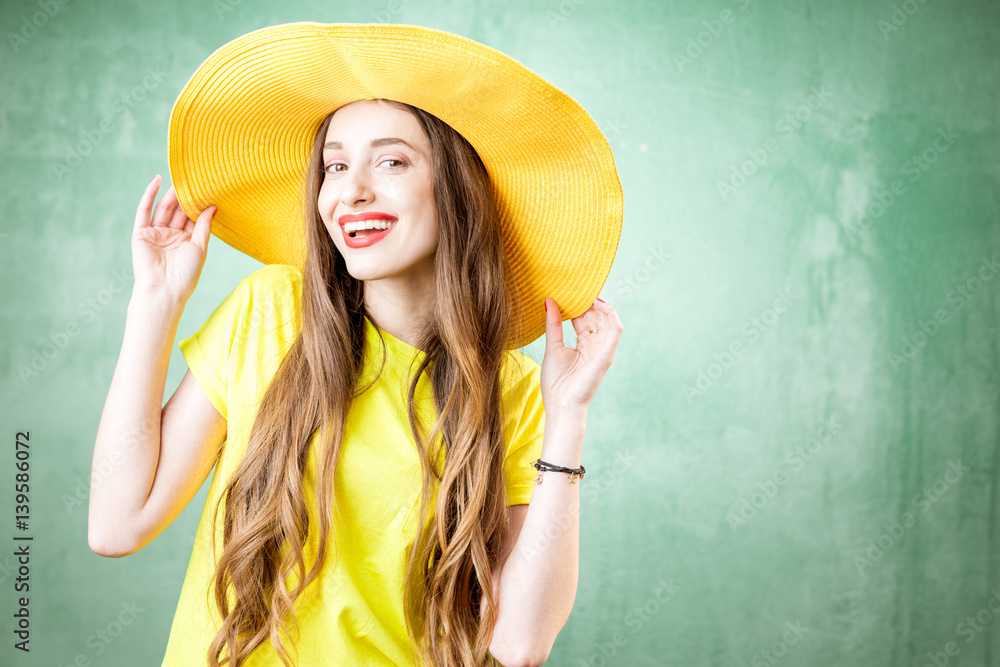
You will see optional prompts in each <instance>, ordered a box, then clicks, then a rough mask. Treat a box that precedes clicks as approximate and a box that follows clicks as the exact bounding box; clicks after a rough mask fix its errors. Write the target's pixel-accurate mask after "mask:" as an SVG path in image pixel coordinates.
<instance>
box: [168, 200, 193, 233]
mask: <svg viewBox="0 0 1000 667" xmlns="http://www.w3.org/2000/svg"><path fill="white" fill-rule="evenodd" d="M173 193H174V201H175V202H177V205H176V208H175V209H174V215H173V217H171V218H170V222H169V223H168V224H169V225H170V226H171V227H172V228H174V229H184V225H185V224H186V223H187V221H188V217H187V213H185V212H184V207H183V206H181V203H180V201H179V200H178V199H177V190H174V191H173Z"/></svg>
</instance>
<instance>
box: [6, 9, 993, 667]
mask: <svg viewBox="0 0 1000 667" xmlns="http://www.w3.org/2000/svg"><path fill="white" fill-rule="evenodd" d="M46 2H49V3H50V5H46ZM46 6H48V10H47V13H46V9H45V7H46ZM2 7H3V13H2V26H3V33H4V35H5V37H4V43H3V44H2V45H0V71H2V76H0V109H2V111H0V145H2V150H3V156H4V159H3V160H2V162H0V178H2V182H3V187H2V189H0V197H2V209H0V210H2V211H3V213H2V221H0V275H2V280H3V285H4V287H5V292H6V294H7V296H6V298H5V299H4V305H3V311H2V320H0V323H2V324H0V332H2V339H3V355H2V358H0V359H2V372H3V374H4V381H3V383H2V386H0V392H2V396H0V398H2V400H0V405H2V423H3V432H4V437H5V438H6V440H7V443H8V444H7V446H6V447H4V448H3V451H5V452H6V454H4V458H5V460H4V461H2V462H0V469H2V472H0V476H2V478H3V480H4V481H3V486H2V488H3V490H4V492H3V494H2V496H0V509H2V511H3V516H5V517H7V518H6V519H5V525H7V526H8V528H7V529H6V530H5V531H4V535H5V536H7V537H5V539H6V540H7V543H6V545H5V546H4V547H2V548H0V553H3V554H7V555H6V556H0V581H2V584H3V585H2V587H0V608H2V609H3V618H4V622H3V629H4V633H3V636H4V638H5V639H4V641H3V646H2V648H0V664H3V665H32V666H34V665H69V664H74V660H81V661H80V662H78V663H77V664H94V665H159V664H160V660H161V658H162V654H163V650H164V647H165V642H166V639H167V634H168V631H169V627H170V623H171V621H172V618H173V612H174V609H175V606H176V603H177V598H178V595H179V592H180V582H181V579H182V577H183V575H184V572H185V568H186V565H187V560H188V556H189V554H190V549H191V544H192V538H193V535H194V530H195V526H196V525H197V521H198V518H199V516H200V513H201V510H202V506H203V503H204V499H205V492H206V491H207V485H206V486H205V487H203V488H202V490H201V491H200V492H199V494H198V495H197V496H196V497H195V499H194V500H193V501H192V503H191V504H190V505H189V507H188V508H187V509H186V510H185V511H184V513H183V514H182V515H181V516H180V517H179V518H178V519H177V521H176V522H175V523H174V524H173V525H171V526H170V527H169V528H168V529H167V530H166V531H165V532H164V533H163V534H162V535H161V536H160V537H159V538H158V539H156V540H155V541H154V542H153V543H152V544H150V545H149V546H148V547H146V548H145V549H143V550H142V551H140V552H138V553H137V554H135V555H133V556H130V557H128V558H125V559H107V558H101V557H99V556H96V555H94V554H93V553H92V552H91V551H90V550H89V548H88V546H87V488H86V481H85V480H87V479H88V477H89V473H90V464H91V457H92V453H93V444H94V437H95V434H96V430H97V425H98V423H99V419H100V415H101V410H102V408H103V405H104V399H105V397H106V395H107V390H108V387H109V383H110V380H111V376H112V373H113V371H114V367H115V363H116V360H117V356H118V351H119V349H120V345H121V339H122V330H123V325H124V317H125V308H126V305H127V303H128V300H129V294H130V289H131V283H130V279H131V251H130V245H129V239H130V234H131V228H132V220H133V215H134V211H135V207H136V204H137V202H138V199H139V196H140V194H141V192H142V190H143V188H144V187H145V185H146V184H147V183H148V182H149V180H150V178H151V177H152V175H153V174H154V173H157V172H158V173H161V174H163V175H164V177H165V183H164V189H165V188H166V186H167V185H169V182H170V181H169V170H168V168H167V162H166V138H167V121H168V117H169V112H170V109H171V105H172V103H173V101H174V99H175V97H176V95H177V93H178V92H179V90H180V89H181V87H182V86H183V84H184V83H185V82H186V81H187V79H188V77H189V76H190V75H191V73H192V72H193V71H194V69H195V68H196V67H197V65H198V64H199V63H200V62H201V61H202V60H203V59H204V58H205V57H207V56H208V55H209V54H210V53H211V52H212V51H213V50H215V49H216V48H217V47H219V46H220V45H222V44H223V43H225V42H226V41H229V40H230V39H232V38H235V37H237V36H239V35H241V34H244V33H246V32H248V31H250V30H253V29H256V28H259V27H263V26H265V25H271V24H275V23H283V22H288V21H298V20H315V21H323V22H339V21H382V22H396V23H415V24H423V25H428V26H431V27H436V28H441V29H445V30H450V31H453V32H458V33H460V34H463V35H466V36H468V37H471V38H473V39H476V40H479V41H482V42H484V43H486V44H489V45H490V46H493V47H495V48H497V49H499V50H501V51H503V52H506V53H508V54H510V55H511V56H513V57H514V58H516V59H517V60H519V61H521V62H522V63H524V64H525V65H527V66H529V67H531V68H533V69H535V70H536V71H538V72H539V73H540V74H541V75H542V76H544V77H546V78H548V79H549V80H550V81H552V82H553V83H555V84H556V85H557V86H559V87H560V88H562V89H563V90H565V91H567V92H568V93H569V94H570V95H572V96H573V97H574V98H575V99H577V100H578V101H579V102H581V104H583V105H584V106H585V107H586V108H587V109H588V110H589V111H590V112H591V114H592V115H593V116H594V118H595V119H596V120H597V122H598V123H599V124H600V126H601V127H602V128H603V129H604V130H605V132H606V133H607V135H608V138H609V140H610V142H611V145H612V147H613V149H614V152H615V156H616V159H617V162H618V168H619V172H620V175H621V179H622V182H623V185H624V189H625V195H626V205H625V225H624V231H623V234H622V237H621V246H620V248H619V252H618V256H617V259H616V262H615V266H614V268H613V269H612V272H611V275H610V276H609V279H608V283H607V285H606V286H605V289H604V291H603V293H602V294H603V296H604V298H605V299H606V300H608V301H609V302H611V303H612V305H613V306H614V307H615V308H616V309H617V311H618V313H619V315H620V317H621V319H622V321H623V323H624V325H625V332H624V334H623V337H622V340H621V344H620V347H619V349H618V353H617V356H616V360H615V364H614V366H613V367H612V369H611V371H610V372H609V374H608V375H607V376H606V379H605V380H604V383H603V384H602V386H601V388H600V390H599V391H598V394H597V397H596V399H595V402H594V404H593V406H592V408H591V410H590V419H589V424H588V425H589V429H588V432H587V444H586V447H585V451H584V457H583V461H584V464H585V465H586V466H587V469H588V471H589V472H588V474H587V477H586V479H585V480H584V482H583V486H582V492H583V495H582V503H583V515H582V527H581V568H580V579H579V591H578V594H577V599H576V605H575V608H574V610H573V614H572V616H571V618H570V619H569V622H568V623H567V625H566V626H565V628H564V629H563V631H562V633H561V634H560V636H559V638H558V640H557V642H556V645H555V648H554V650H553V652H552V655H551V658H550V660H549V661H548V663H547V664H551V665H566V666H572V667H577V666H579V667H584V666H586V665H591V666H593V667H600V666H601V665H605V664H607V665H678V666H680V665H683V666H689V667H690V666H702V665H704V666H708V665H713V666H716V665H717V666H736V665H750V666H751V667H757V666H760V665H772V664H781V665H788V666H792V665H811V666H812V665H821V666H832V665H845V666H847V665H851V666H857V665H871V666H878V667H882V666H890V667H896V666H904V665H906V666H914V665H916V666H920V665H925V664H936V665H944V664H949V665H990V664H1000V631H998V624H997V623H995V622H994V621H993V618H994V614H993V610H1000V534H998V530H997V526H998V517H997V512H998V509H1000V498H998V494H997V476H998V473H1000V447H998V444H1000V443H998V424H997V419H998V407H1000V386H998V385H1000V383H998V380H997V377H998V371H1000V358H998V356H1000V351H998V346H997V322H998V314H997V306H998V304H1000V277H998V275H997V272H998V270H1000V266H998V264H997V258H998V251H1000V229H998V219H1000V191H998V181H1000V165H998V157H997V156H998V149H1000V142H998V127H1000V106H998V101H1000V100H998V91H1000V78H998V73H1000V62H998V55H1000V40H998V37H997V35H998V31H1000V21H998V19H1000V9H998V5H997V4H996V3H993V2H987V1H985V0H983V1H980V2H942V1H938V0H924V1H921V0H906V1H905V2H896V3H889V2H887V1H879V2H860V1H858V0H854V1H849V2H836V3H831V2H814V1H812V0H804V1H803V2H792V1H791V0H786V1H784V2H771V3H764V2H758V1H754V0H749V1H748V0H737V1H734V2H725V1H722V0H713V1H712V2H695V1H693V0H687V1H684V2H681V1H670V0H658V1H656V2H653V1H647V2H614V3H613V2H611V0H559V1H557V0H551V1H550V2H544V1H543V2H527V1H526V0H520V1H515V2H502V3H500V2H490V3H486V2H476V3H469V2H434V3H427V2H423V3H417V2H411V1H409V0H393V1H392V2H374V3H370V4H367V5H364V4H361V3H347V2H341V3H335V2H323V3H321V2H309V3H306V2H288V3H272V2H264V1H261V0H243V1H242V2H236V1H235V0H229V1H227V2H215V3H214V4H213V3H209V2H195V1H193V0H185V1H183V2H172V3H139V2H125V1H122V0H119V1H117V2H103V3H96V2H82V1H81V0H72V1H70V2H67V3H65V4H60V3H59V2H58V0H42V2H37V3H35V2H4V3H3V5H2ZM32 23H34V24H36V25H38V26H40V27H37V28H36V27H34V26H33V25H32ZM140 91H141V92H140ZM71 150H76V151H78V153H79V159H78V160H76V159H73V160H71V161H68V159H67V155H68V153H69V152H70V151H71ZM84 153H86V154H84ZM258 266H259V264H257V263H256V262H255V261H254V260H251V259H249V258H248V257H246V256H243V255H241V254H239V253H237V252H235V251H233V250H232V249H231V248H229V247H228V246H226V245H225V244H223V243H221V242H219V240H218V239H216V238H214V237H213V239H212V241H211V246H210V249H209V257H208V261H207V264H206V266H205V269H204V271H203V273H202V278H201V282H200V284H199V286H198V288H197V291H196V292H195V294H194V296H193V297H192V299H191V301H190V302H189V306H188V308H187V310H186V311H185V313H184V317H183V319H182V321H181V324H180V328H179V330H178V338H180V337H182V336H187V335H189V334H190V333H191V332H193V331H194V330H195V329H196V328H197V327H198V326H199V325H200V324H201V322H203V321H204V319H205V318H206V317H207V316H208V314H209V313H210V312H211V311H212V310H213V309H214V308H215V306H216V305H217V304H218V303H219V302H220V301H221V300H222V299H223V297H225V295H226V294H228V293H229V291H230V290H231V289H232V288H233V287H234V286H235V284H236V283H237V282H238V281H239V279H240V278H241V277H243V276H245V275H247V274H248V273H250V272H251V271H253V270H254V269H256V268H258ZM116 276H123V278H121V282H116V281H115V279H116ZM122 283H124V285H125V286H126V287H125V289H118V291H114V289H116V288H118V287H119V286H120V285H121V284H122ZM566 330H567V335H568V341H567V342H569V343H570V344H572V341H573V339H572V336H570V335H569V334H570V332H571V329H570V327H569V325H568V324H567V325H566ZM59 341H61V343H59ZM53 346H55V347H53ZM526 351H528V352H529V354H532V356H534V357H535V358H536V359H538V360H541V354H542V346H541V342H536V343H535V344H533V345H532V346H530V347H529V348H526ZM35 354H39V355H45V356H42V357H39V359H38V360H39V361H41V362H42V363H41V364H40V365H41V366H43V367H42V368H41V369H40V370H39V371H38V372H37V374H33V375H27V376H25V375H23V369H24V368H30V367H31V364H32V359H33V355H35ZM47 357H52V358H47ZM185 369H186V366H185V363H184V360H183V358H182V356H181V355H180V352H179V351H178V350H177V348H176V344H175V346H174V350H173V356H172V358H171V366H170V373H169V377H168V380H167V390H166V396H169V395H170V394H171V393H172V392H173V389H174V388H175V387H176V385H177V383H178V382H179V381H180V379H181V377H182V375H183V373H184V371H185ZM19 430H29V431H30V434H31V443H32V447H31V452H32V458H31V485H32V486H31V490H32V492H31V524H30V530H28V531H18V530H16V529H15V528H14V525H13V515H14V513H15V508H14V494H13V480H14V474H15V472H16V470H15V458H14V457H15V448H14V441H15V438H16V433H17V431H19ZM77 495H79V499H80V502H79V503H77V504H73V503H67V499H72V498H75V497H76V496H77ZM15 534H16V535H23V534H32V535H33V536H34V541H33V542H31V554H32V556H31V572H30V577H31V579H30V583H31V591H30V598H31V602H30V611H31V617H30V619H31V633H32V634H31V639H32V641H31V648H32V651H31V653H30V654H27V655H25V654H22V653H21V652H19V651H16V650H14V648H13V643H14V638H13V635H12V631H13V627H14V618H13V616H12V614H13V613H14V609H15V598H16V597H17V596H18V595H19V594H15V592H14V583H15V578H16V576H17V575H16V571H15V569H14V566H15V564H16V559H15V557H14V556H13V552H14V549H15V546H16V545H15V542H14V541H13V539H12V538H13V537H14V535H15ZM123 605H125V606H131V605H134V607H131V608H132V615H131V616H129V614H128V612H126V613H125V615H122V611H123ZM120 616H121V618H122V619H125V620H128V621H129V622H130V624H129V625H127V626H125V627H124V628H122V627H121V626H117V625H116V624H117V623H118V622H119V617H120ZM133 616H134V618H133ZM119 630H121V632H120V633H119V632H118V631H119ZM101 632H103V633H106V634H104V638H101V637H100V635H99V634H98V633H101ZM115 635H117V636H115ZM79 656H82V657H83V658H82V659H81V658H79ZM87 660H89V661H90V662H89V663H88V662H86V661H87Z"/></svg>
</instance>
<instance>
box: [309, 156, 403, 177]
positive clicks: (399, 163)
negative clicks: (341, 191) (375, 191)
mask: <svg viewBox="0 0 1000 667" xmlns="http://www.w3.org/2000/svg"><path fill="white" fill-rule="evenodd" d="M386 162H395V163H396V165H395V166H392V165H390V167H389V168H390V169H402V168H403V167H405V166H407V165H408V164H409V163H408V162H406V161H405V160H399V159H397V158H394V157H391V158H386V159H385V160H382V162H379V164H384V163H386ZM336 167H345V168H346V167H347V165H346V164H344V163H343V162H331V163H330V164H328V165H326V166H325V167H324V168H323V171H324V172H325V173H327V174H329V173H331V170H332V171H333V173H335V174H339V173H342V172H343V169H336Z"/></svg>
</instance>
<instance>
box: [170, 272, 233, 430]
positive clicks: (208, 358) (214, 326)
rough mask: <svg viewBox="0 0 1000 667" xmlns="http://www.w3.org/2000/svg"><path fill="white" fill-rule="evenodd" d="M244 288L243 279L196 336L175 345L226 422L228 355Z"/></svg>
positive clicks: (227, 416) (227, 417)
mask: <svg viewBox="0 0 1000 667" xmlns="http://www.w3.org/2000/svg"><path fill="white" fill-rule="evenodd" d="M246 286H247V279H246V278H244V279H243V280H241V281H240V283H239V285H237V286H236V288H235V289H234V290H233V291H232V292H230V293H229V296H227V297H226V298H225V299H224V300H223V301H222V303H221V304H219V306H218V307H217V308H216V309H215V311H214V312H213V313H212V314H211V315H209V316H208V319H207V320H205V322H204V324H202V325H201V328H200V329H198V331H197V332H196V333H194V334H192V335H191V336H189V337H187V338H185V339H184V340H181V341H179V342H178V343H177V346H178V347H180V349H181V353H182V354H183V355H184V359H185V360H186V361H187V364H188V368H190V369H191V374H192V375H194V377H195V379H196V380H197V381H198V384H199V385H200V386H201V388H202V390H203V391H204V392H205V395H206V396H208V399H209V400H210V401H212V405H214V406H215V409H216V410H218V411H219V414H221V415H222V416H223V417H225V418H226V419H229V415H228V413H227V409H226V406H227V395H228V381H227V378H228V377H229V355H230V351H231V350H232V345H233V339H234V338H235V336H236V332H237V330H238V329H239V326H240V321H241V319H242V318H243V314H244V312H245V309H246V299H247V295H246Z"/></svg>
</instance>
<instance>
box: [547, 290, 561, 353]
mask: <svg viewBox="0 0 1000 667" xmlns="http://www.w3.org/2000/svg"><path fill="white" fill-rule="evenodd" d="M561 347H563V331H562V315H561V314H560V312H559V306H558V305H557V304H556V302H555V299H550V298H549V297H545V349H559V348H561Z"/></svg>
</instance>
